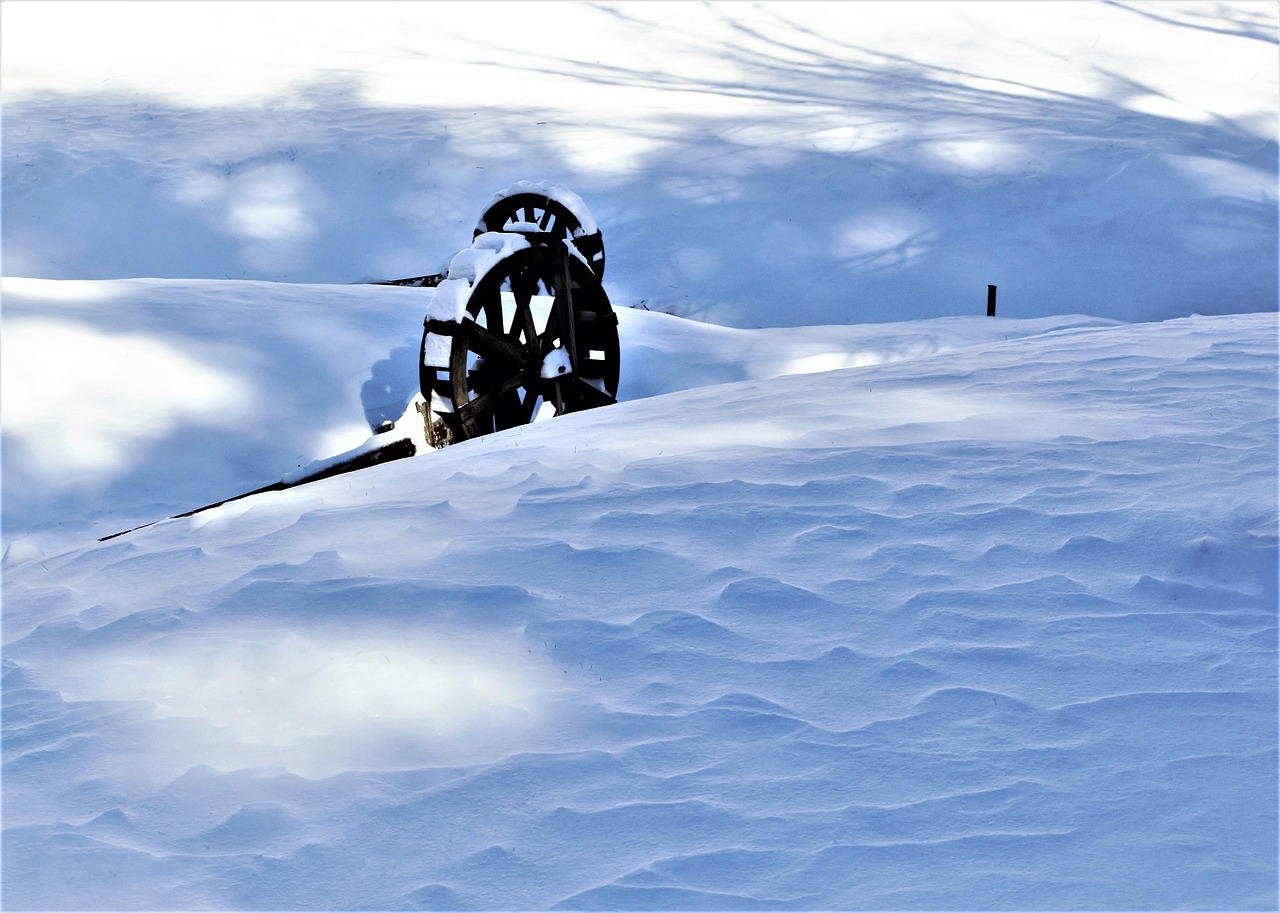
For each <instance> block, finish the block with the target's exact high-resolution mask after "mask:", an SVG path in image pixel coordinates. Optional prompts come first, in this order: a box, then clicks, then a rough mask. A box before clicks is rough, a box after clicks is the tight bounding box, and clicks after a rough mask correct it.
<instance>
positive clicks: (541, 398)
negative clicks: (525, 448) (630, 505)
mask: <svg viewBox="0 0 1280 913" xmlns="http://www.w3.org/2000/svg"><path fill="white" fill-rule="evenodd" d="M504 293H505V294H504ZM535 296H545V297H547V298H550V299H552V302H551V306H550V310H549V312H548V314H547V318H546V322H545V325H544V326H542V327H541V328H540V327H539V326H538V325H537V320H536V318H535V313H534V311H535V308H534V306H533V305H534V301H533V299H534V298H535ZM504 299H505V300H504ZM446 350H447V358H446V356H445V353H446ZM445 362H447V363H445ZM618 362H619V352H618V319H617V315H615V314H614V312H613V307H612V305H610V303H609V298H608V296H607V295H606V294H605V291H604V288H603V287H602V286H601V285H600V280H599V278H598V277H597V276H596V274H595V273H594V272H592V270H591V269H590V267H588V266H587V264H586V263H584V262H583V261H582V260H581V259H579V257H578V256H576V255H575V254H574V253H573V252H572V251H571V250H569V249H568V248H567V247H566V246H565V245H564V244H562V243H559V242H555V243H552V244H551V245H550V246H547V247H543V246H535V247H527V248H524V249H521V250H516V251H514V252H512V253H510V254H508V255H507V256H505V257H503V258H502V259H500V260H498V261H497V262H496V263H494V264H493V265H492V266H491V267H490V268H489V269H488V270H487V271H486V272H485V274H484V275H483V276H482V277H481V278H480V280H479V281H478V282H477V283H476V284H475V285H474V287H473V288H472V289H471V295H470V298H469V299H468V300H467V304H466V313H465V314H464V316H463V318H462V320H460V321H456V322H455V321H452V320H429V321H428V322H427V324H426V328H425V332H424V333H423V336H422V350H421V357H420V358H419V365H420V366H421V378H420V379H421V385H422V393H423V396H424V397H425V398H426V399H427V401H428V402H429V403H432V404H433V406H432V408H436V409H437V412H438V413H439V415H440V418H441V419H442V420H443V421H444V422H445V424H446V425H447V426H448V428H449V430H450V432H451V434H452V436H453V439H454V440H463V439H467V438H474V437H480V436H481V435H485V434H490V433H492V432H494V431H502V430H504V429H507V428H515V427H517V426H519V425H524V424H528V423H529V422H531V421H533V418H534V416H535V415H537V414H538V411H539V408H540V406H541V404H543V403H548V404H550V405H551V406H552V407H553V408H554V411H555V414H556V415H562V414H564V413H566V412H578V411H581V410H583V409H591V408H594V407H596V406H604V405H609V404H610V403H613V402H615V401H616V397H617V392H618ZM433 393H434V394H435V395H434V397H433V395H432V394H433Z"/></svg>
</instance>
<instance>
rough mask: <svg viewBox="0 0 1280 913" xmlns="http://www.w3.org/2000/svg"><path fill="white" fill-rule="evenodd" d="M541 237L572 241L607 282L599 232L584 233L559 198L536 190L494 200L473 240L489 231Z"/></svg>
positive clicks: (482, 218)
mask: <svg viewBox="0 0 1280 913" xmlns="http://www.w3.org/2000/svg"><path fill="white" fill-rule="evenodd" d="M534 225H536V226H537V233H539V234H542V235H544V236H546V238H547V239H548V240H550V241H552V242H555V241H568V242H569V243H570V244H572V245H573V246H574V247H575V248H577V250H578V253H580V254H582V256H583V258H584V259H585V260H586V261H587V263H588V264H590V267H591V271H592V272H593V273H595V274H596V277H597V278H599V279H603V278H604V260H605V257H604V236H603V235H602V234H601V233H600V231H599V230H597V231H595V232H592V233H590V234H588V233H586V231H585V230H584V229H583V226H582V221H581V220H580V219H579V217H578V216H577V215H576V214H575V213H574V212H573V210H571V209H570V208H569V207H568V206H566V205H565V204H564V203H562V202H560V201H559V200H557V199H556V198H555V197H553V196H550V195H548V194H546V193H541V192H538V191H536V190H523V189H521V190H516V191H514V192H510V193H507V194H506V195H504V196H502V197H500V198H499V199H496V200H494V201H493V202H491V203H490V204H489V206H488V208H486V209H485V211H484V213H483V214H481V216H480V220H479V222H478V223H477V224H476V229H475V232H474V233H473V235H472V237H473V238H478V237H480V235H482V234H484V233H485V232H488V231H500V232H514V233H517V234H526V235H527V234H532V233H533V229H531V228H527V227H525V226H534Z"/></svg>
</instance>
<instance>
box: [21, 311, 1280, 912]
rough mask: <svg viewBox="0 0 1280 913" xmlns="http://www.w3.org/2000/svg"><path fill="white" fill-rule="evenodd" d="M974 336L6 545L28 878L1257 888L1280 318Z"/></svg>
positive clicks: (491, 902)
mask: <svg viewBox="0 0 1280 913" xmlns="http://www.w3.org/2000/svg"><path fill="white" fill-rule="evenodd" d="M633 317H634V318H637V319H642V318H641V316H640V315H635V314H630V315H628V318H629V319H630V318H633ZM1017 324H1018V322H1013V321H1010V322H1005V321H991V322H990V326H991V327H995V326H999V325H1006V326H1008V327H1010V328H1011V329H1013V328H1016V327H1017ZM646 326H647V325H646V324H643V323H639V322H637V323H634V324H631V325H630V327H631V329H632V330H633V331H634V333H633V335H632V337H631V340H632V343H633V344H636V345H639V344H649V343H642V342H641V340H640V338H639V336H638V335H636V334H640V335H643V333H644V332H646V330H645V327H646ZM956 326H957V329H959V328H960V325H956ZM945 328H946V327H939V326H938V325H937V324H935V323H932V322H930V323H925V324H921V325H913V324H899V325H886V326H882V327H880V328H879V330H878V331H877V332H879V333H882V334H885V333H889V334H894V335H895V336H896V338H897V339H898V340H899V341H900V343H901V347H900V348H899V349H896V350H895V351H898V352H900V353H903V354H904V357H902V358H900V359H898V360H890V359H888V358H878V359H875V360H874V361H868V362H867V363H866V364H863V365H861V366H845V367H841V368H840V369H838V370H826V371H818V372H809V373H798V372H791V371H779V370H772V371H769V372H767V376H765V374H764V372H762V373H761V374H754V373H753V371H754V370H755V369H753V368H752V367H751V363H752V358H751V356H750V353H749V351H748V350H749V349H750V346H749V345H747V344H746V343H747V342H749V341H750V340H753V339H760V340H764V339H765V338H766V337H765V336H764V335H762V336H759V337H748V336H739V337H736V338H735V341H734V342H733V343H729V342H728V341H726V344H725V351H729V350H730V349H733V350H735V351H738V352H739V353H740V354H741V358H740V359H739V360H738V361H736V362H730V361H729V360H728V359H724V361H723V364H724V367H723V369H722V371H723V372H730V371H733V372H740V373H741V374H742V377H740V378H732V377H725V376H722V375H721V376H715V371H716V369H714V368H713V366H712V361H713V359H711V358H710V357H708V364H707V366H706V368H705V370H706V372H707V373H706V375H704V376H703V377H702V378H701V379H704V380H708V381H712V382H714V383H715V385H714V386H697V385H696V384H694V383H692V382H690V383H688V384H686V385H685V386H689V387H696V388H695V389H679V387H680V386H681V383H680V382H678V381H677V380H676V379H675V378H674V376H672V377H664V375H663V372H662V371H656V372H653V373H652V374H651V375H649V376H651V378H652V381H651V382H652V383H653V384H655V385H660V384H664V383H669V384H670V385H671V387H672V389H675V390H677V392H671V393H665V394H664V395H653V396H648V397H647V398H643V399H633V400H632V401H629V402H623V403H621V404H619V405H617V406H614V407H610V408H608V409H602V410H597V411H593V412H590V413H583V414H577V415H570V416H564V417H561V418H557V419H555V420H553V421H550V422H546V423H539V424H535V425H532V426H528V427H525V428H521V429H517V430H515V431H511V432H507V433H503V434H501V435H496V436H492V437H489V438H484V439H480V440H476V441H472V442H467V443H465V444H461V445H456V446H454V447H451V448H448V449H446V450H444V451H441V452H439V453H433V454H430V455H428V456H425V457H423V458H418V459H409V460H402V461H399V462H395V463H390V464H386V465H382V466H377V467H374V468H372V469H368V470H364V471H362V472H360V473H357V474H352V475H348V476H340V477H336V478H332V479H328V480H325V481H322V482H318V483H314V484H310V485H306V486H303V487H301V488H298V489H293V490H290V491H285V492H277V493H272V494H268V495H263V496H259V497H254V498H251V499H247V500H244V501H239V502H235V503H233V504H228V505H226V506H224V507H221V508H217V509H215V510H212V511H208V512H206V513H204V514H197V515H196V516H194V517H191V518H188V519H181V520H173V521H168V522H164V523H160V524H157V525H155V526H153V527H150V528H147V529H143V530H139V531H137V532H135V533H132V534H129V535H128V536H124V537H121V538H118V539H113V540H110V541H109V542H106V543H101V544H95V545H88V546H84V547H81V548H79V549H76V550H73V551H70V552H67V553H66V554H62V555H56V556H50V557H43V558H39V559H36V560H30V561H26V562H22V563H16V564H11V565H10V566H9V567H8V568H7V569H6V573H5V581H4V583H5V606H4V611H5V622H6V625H5V638H6V642H5V653H4V655H5V683H4V695H5V706H4V752H5V755H4V764H5V766H4V800H5V812H4V817H5V821H4V824H5V830H4V871H5V878H4V888H3V892H4V894H3V901H4V904H5V906H6V907H9V908H85V907H94V908H120V909H123V908H168V909H173V908H184V909H190V908H223V909H230V908H240V909H283V908H307V909H400V908H450V909H479V908H484V909H501V908H505V909H533V908H539V909H545V908H559V909H586V908H593V909H622V908H626V909H636V908H647V909H661V908H681V909H714V908H720V909H739V908H740V909H755V908H773V909H784V908H804V909H821V908H828V909H840V908H875V909H885V908H911V909H959V908H971V909H972V908H979V907H982V908H1005V909H1009V908H1020V909H1027V908H1045V909H1049V908H1052V909H1139V908H1142V909H1171V908H1175V907H1178V908H1181V907H1193V908H1199V909H1207V908H1218V909H1241V908H1250V909H1265V908H1273V907H1274V906H1275V903H1276V900H1277V896H1276V858H1277V845H1276V833H1277V820H1276V809H1277V793H1276V766H1277V755H1276V739H1275V733H1276V723H1277V707H1276V693H1277V692H1276V689H1277V680H1276V643H1277V627H1276V603H1277V587H1276V567H1277V551H1276V502H1277V491H1276V440H1277V424H1276V372H1275V366H1276V334H1277V325H1276V318H1275V316H1274V315H1250V316H1232V317H1207V318H1188V319H1182V320H1174V321H1169V322H1166V323H1161V324H1135V325H1101V324H1095V325H1079V326H1066V325H1059V326H1054V327H1050V326H1042V327H1039V328H1038V329H1037V331H1036V332H1034V333H1029V332H1022V333H1019V332H1016V330H1015V331H1013V332H1011V334H1010V335H1012V336H1014V337H1015V338H1010V339H1008V340H1006V339H1005V338H1004V333H1003V332H1002V333H1000V334H998V335H984V336H982V337H981V338H971V339H969V340H968V341H967V343H966V344H965V345H962V346H957V347H953V348H951V350H950V351H940V349H941V348H942V347H941V346H939V345H938V340H939V339H940V338H941V336H942V335H943V334H942V333H941V332H940V331H941V330H942V329H945ZM624 329H626V327H624ZM671 329H672V330H674V324H673V325H672V327H671ZM847 329H849V330H850V331H854V330H860V329H865V328H847ZM705 332H706V333H707V334H714V333H715V332H716V330H715V328H705ZM734 332H739V331H734ZM787 332H800V331H787ZM659 338H661V334H660V333H656V332H655V333H654V334H653V336H652V339H651V340H650V342H652V351H653V352H654V353H655V354H654V355H653V358H654V359H655V364H656V363H658V361H659V360H660V358H661V357H664V356H661V353H660V351H659V348H658V346H657V343H656V342H655V340H657V339H659ZM682 338H683V337H682ZM706 338H707V340H708V342H709V344H710V343H711V340H713V338H714V337H713V335H708V336H707V337H706ZM802 341H803V340H798V339H796V338H794V337H792V338H785V337H784V336H776V337H774V338H773V340H772V346H773V347H772V353H773V355H774V356H776V357H777V358H781V357H782V356H783V355H785V354H788V353H790V355H795V353H796V351H797V345H798V344H799V342H802ZM881 341H882V343H883V341H884V340H883V338H882V340H881ZM845 342H846V343H850V340H845ZM848 347H849V348H850V350H851V351H852V350H854V349H856V346H853V345H851V344H850V345H849V346H848ZM888 348H892V347H889V346H886V345H881V346H880V347H879V349H878V351H880V352H881V353H883V352H885V351H886V350H887V349H888ZM761 351H763V348H762V349H761ZM909 351H915V352H916V355H915V356H914V357H905V353H907V352H909ZM669 363H670V364H678V363H679V361H678V359H673V360H672V361H671V362H669ZM694 370H695V371H697V370H700V369H698V368H697V367H696V366H695V368H694ZM674 373H675V372H673V374H674ZM734 380H736V382H730V381H734ZM647 392H652V393H662V392H663V391H661V390H656V389H655V390H651V391H647Z"/></svg>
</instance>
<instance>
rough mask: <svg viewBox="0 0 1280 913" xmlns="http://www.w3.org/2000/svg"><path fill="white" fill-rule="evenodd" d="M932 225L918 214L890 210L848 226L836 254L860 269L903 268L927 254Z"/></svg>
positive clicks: (864, 217)
mask: <svg viewBox="0 0 1280 913" xmlns="http://www.w3.org/2000/svg"><path fill="white" fill-rule="evenodd" d="M930 228H931V224H930V222H929V220H928V219H927V218H925V217H924V216H922V215H920V214H919V213H914V212H910V211H908V210H894V209H887V210H881V211H879V212H871V213H868V214H866V215H863V216H859V217H857V218H855V219H851V220H849V221H848V222H846V223H845V225H844V227H843V228H842V229H841V231H840V233H839V235H838V236H837V238H836V243H835V250H834V253H835V254H836V255H837V256H839V257H841V258H842V259H844V260H846V261H848V262H849V263H850V264H851V265H854V266H857V267H860V268H870V267H876V268H883V267H892V266H900V265H902V264H905V263H907V262H909V261H910V260H912V259H914V258H915V257H918V256H919V255H920V254H922V253H924V252H925V251H926V250H927V249H928V246H929V231H930Z"/></svg>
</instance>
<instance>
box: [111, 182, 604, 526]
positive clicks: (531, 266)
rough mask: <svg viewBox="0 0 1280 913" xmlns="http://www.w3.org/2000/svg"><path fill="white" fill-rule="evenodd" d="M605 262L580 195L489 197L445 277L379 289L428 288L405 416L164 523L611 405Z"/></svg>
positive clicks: (516, 190) (524, 191)
mask: <svg viewBox="0 0 1280 913" xmlns="http://www.w3.org/2000/svg"><path fill="white" fill-rule="evenodd" d="M604 263H605V257H604V240H603V238H602V237H601V234H600V229H599V228H598V227H597V226H596V223H595V219H594V218H593V217H592V215H591V213H590V211H589V210H588V209H587V207H586V205H585V204H584V203H583V202H582V200H581V199H580V198H579V197H578V196H577V194H575V193H573V192H572V191H568V190H564V189H562V188H559V187H555V186H554V185H551V184H544V183H530V182H527V181H522V182H520V183H517V184H514V185H512V186H511V187H508V188H507V189H506V190H503V191H501V192H499V193H497V194H495V195H494V197H493V199H491V200H490V201H489V205H488V206H486V207H485V210H484V212H483V213H482V214H481V216H480V219H479V221H478V222H477V223H476V227H475V230H474V231H473V233H472V240H471V246H470V247H468V248H466V249H464V250H462V251H459V252H458V253H457V254H456V255H455V256H454V257H453V259H452V260H451V261H450V263H449V268H448V270H447V271H446V272H444V273H438V274H432V275H426V276H413V277H410V278H407V279H394V280H390V281H387V282H379V283H375V284H377V285H399V286H412V287H426V288H432V289H434V291H433V293H432V297H431V300H430V302H429V303H428V305H427V313H426V318H425V320H424V321H423V332H422V344H421V346H420V347H419V351H418V380H419V387H420V389H421V395H420V396H414V397H413V399H412V401H411V402H410V405H409V408H408V409H407V410H406V412H405V415H404V416H403V417H402V418H401V419H400V420H399V421H397V422H384V423H383V424H382V425H381V426H379V427H378V428H377V429H376V431H375V434H374V435H373V436H372V437H371V438H370V439H369V440H368V441H367V442H366V443H365V444H364V445H362V446H360V447H357V448H356V449H354V450H351V451H348V452H347V453H342V454H338V455H337V456H334V457H331V458H329V459H327V460H321V461H318V462H316V463H312V464H310V465H308V466H303V467H300V468H299V469H298V470H296V471H295V472H292V473H290V474H288V475H286V476H285V477H284V478H282V479H280V480H279V481H277V482H273V483H271V484H270V485H264V486H262V487H261V488H256V489H254V490H253V491H249V492H245V493H243V494H239V495H235V496H233V497H230V498H225V499H223V500H221V501H217V502H214V503H213V504H206V505H204V506H203V507H198V508H195V509H194V510H189V511H186V512H184V513H181V514H176V515H175V516H174V517H171V518H170V519H176V518H177V517H189V516H191V515H193V514H196V513H199V512H200V511H204V510H209V509H210V508H213V507H218V506H221V505H222V504H226V503H228V502H229V501H236V500H239V499H241V498H247V497H249V496H250V495H255V494H261V493H264V492H268V491H279V490H282V489H286V488H293V487H295V486H297V485H302V484H305V483H307V482H314V481H317V480H319V479H324V478H328V477H330V476H334V475H339V474H341V473H346V472H353V471H355V470H358V469H364V468H366V467H369V466H373V465H376V464H378V463H385V462H389V461H391V460H398V459H401V458H403V457H408V456H413V455H415V454H416V453H418V452H420V451H421V450H423V449H424V447H426V449H430V448H436V449H438V448H441V447H445V446H447V445H449V444H451V443H455V442H458V441H463V440H468V439H471V438H478V437H482V436H484V435H486V434H492V433H494V432H497V431H503V430H505V429H509V428H515V427H518V426H520V425H525V424H528V423H530V422H532V421H534V420H536V419H542V418H547V417H551V416H556V415H563V414H565V413H568V412H580V411H582V410H585V409H593V408H596V407H598V406H606V405H609V404H611V403H614V402H616V401H617V396H618V363H619V351H618V317H617V314H615V313H614V311H613V306H612V305H611V304H610V303H609V296H608V295H607V294H605V290H604V286H603V285H602V284H601V277H602V276H603V275H604ZM419 421H420V425H417V427H410V425H411V424H412V423H417V422H419ZM151 525H152V524H150V523H147V524H144V526H151ZM142 528H143V527H142V526H138V527H133V529H128V530H124V531H122V532H119V533H112V534H111V535H110V536H104V537H103V539H104V540H105V539H111V538H114V537H115V536H120V535H123V534H124V533H127V532H133V530H134V529H142Z"/></svg>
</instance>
